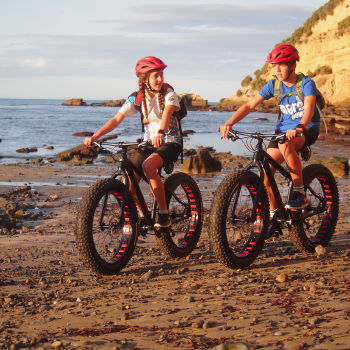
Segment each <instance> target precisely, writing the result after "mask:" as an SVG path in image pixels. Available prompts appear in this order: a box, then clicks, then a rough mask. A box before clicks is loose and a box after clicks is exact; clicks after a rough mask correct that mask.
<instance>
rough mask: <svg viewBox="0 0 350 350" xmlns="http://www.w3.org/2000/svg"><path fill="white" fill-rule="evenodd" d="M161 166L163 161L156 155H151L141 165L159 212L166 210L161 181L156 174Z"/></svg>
mask: <svg viewBox="0 0 350 350" xmlns="http://www.w3.org/2000/svg"><path fill="white" fill-rule="evenodd" d="M162 165H163V159H162V157H161V156H160V155H159V154H158V153H152V154H151V155H150V156H149V157H148V158H146V160H145V161H144V162H143V163H142V170H143V172H144V173H145V175H146V177H147V179H148V180H149V184H150V186H151V190H152V193H153V195H154V197H155V199H156V201H157V203H158V208H159V210H160V211H166V210H168V207H167V204H166V200H165V191H164V184H163V181H162V179H161V177H160V175H159V174H158V169H159V168H160V167H161V166H162Z"/></svg>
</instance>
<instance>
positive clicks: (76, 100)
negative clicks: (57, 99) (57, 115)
mask: <svg viewBox="0 0 350 350" xmlns="http://www.w3.org/2000/svg"><path fill="white" fill-rule="evenodd" d="M62 106H86V102H84V100H83V99H82V98H71V99H69V100H67V101H65V102H63V103H62Z"/></svg>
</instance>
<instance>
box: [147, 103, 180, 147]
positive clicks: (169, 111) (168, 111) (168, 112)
mask: <svg viewBox="0 0 350 350" xmlns="http://www.w3.org/2000/svg"><path fill="white" fill-rule="evenodd" d="M177 109H178V108H177V106H175V105H167V106H165V108H164V111H163V115H162V120H161V121H160V127H159V129H160V130H163V131H164V132H165V131H166V130H167V129H168V127H169V123H170V118H171V116H172V115H173V113H174V112H175V111H176V110H177ZM163 137H164V134H159V133H158V134H157V136H156V137H154V138H153V139H152V145H153V146H154V147H159V146H160V145H161V144H162V142H163Z"/></svg>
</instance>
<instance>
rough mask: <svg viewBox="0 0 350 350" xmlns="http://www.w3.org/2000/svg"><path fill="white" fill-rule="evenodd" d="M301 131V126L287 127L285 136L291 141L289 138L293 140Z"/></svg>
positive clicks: (300, 134)
mask: <svg viewBox="0 0 350 350" xmlns="http://www.w3.org/2000/svg"><path fill="white" fill-rule="evenodd" d="M302 132H303V129H301V128H296V129H289V130H287V132H286V137H287V139H288V140H289V141H291V140H294V139H295V138H296V137H300V136H303V134H302Z"/></svg>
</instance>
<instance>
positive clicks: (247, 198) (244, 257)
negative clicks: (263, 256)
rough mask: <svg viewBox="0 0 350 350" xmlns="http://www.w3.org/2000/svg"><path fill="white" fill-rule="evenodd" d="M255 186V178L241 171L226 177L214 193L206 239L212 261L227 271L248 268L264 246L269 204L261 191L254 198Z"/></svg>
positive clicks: (253, 175)
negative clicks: (209, 241)
mask: <svg viewBox="0 0 350 350" xmlns="http://www.w3.org/2000/svg"><path fill="white" fill-rule="evenodd" d="M258 185H259V177H258V176H257V175H256V174H254V173H253V172H251V171H248V170H243V171H238V172H235V173H233V174H230V175H228V176H226V178H225V179H224V180H223V181H222V182H221V184H220V185H219V187H218V189H217V191H216V193H215V196H214V199H213V202H212V206H211V214H210V226H209V236H210V240H211V244H212V248H213V252H214V254H215V256H216V258H217V259H218V260H219V261H220V262H221V263H222V264H224V265H225V266H226V267H228V268H231V269H234V268H236V269H237V268H239V269H243V268H245V267H248V266H249V265H250V264H251V263H252V262H253V261H254V260H255V259H256V257H257V256H258V254H259V253H260V252H261V250H262V248H263V246H264V240H265V236H266V229H267V225H268V222H269V204H268V203H269V201H268V199H267V195H266V191H265V188H263V189H262V190H261V193H260V194H259V198H256V196H257V189H258ZM256 199H257V206H256V208H254V201H255V200H256Z"/></svg>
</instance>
